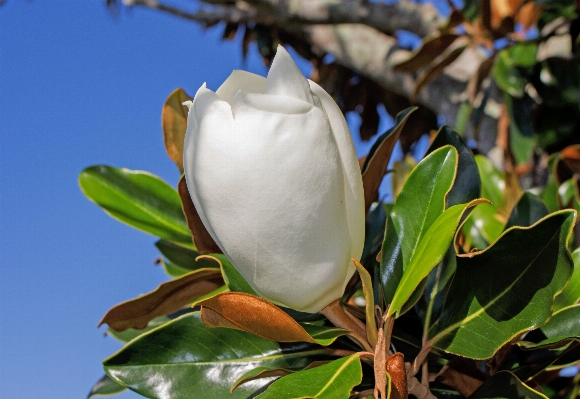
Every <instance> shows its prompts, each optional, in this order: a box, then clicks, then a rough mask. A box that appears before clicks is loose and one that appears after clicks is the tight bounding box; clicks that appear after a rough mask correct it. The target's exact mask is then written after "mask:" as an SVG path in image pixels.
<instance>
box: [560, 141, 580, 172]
mask: <svg viewBox="0 0 580 399" xmlns="http://www.w3.org/2000/svg"><path fill="white" fill-rule="evenodd" d="M560 159H561V160H562V162H564V163H565V164H566V166H567V167H569V168H570V170H572V172H574V173H580V145H579V144H575V145H571V146H568V147H566V148H564V149H563V150H562V152H561V155H560Z"/></svg>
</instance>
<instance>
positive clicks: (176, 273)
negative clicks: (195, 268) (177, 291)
mask: <svg viewBox="0 0 580 399" xmlns="http://www.w3.org/2000/svg"><path fill="white" fill-rule="evenodd" d="M155 264H156V265H158V264H160V265H161V266H163V270H165V273H167V275H168V276H169V277H173V278H177V277H181V276H183V275H185V274H187V273H189V272H190V270H187V269H184V268H183V267H179V266H177V265H175V264H173V263H171V262H169V261H166V260H165V259H163V258H159V259H157V260H156V261H155Z"/></svg>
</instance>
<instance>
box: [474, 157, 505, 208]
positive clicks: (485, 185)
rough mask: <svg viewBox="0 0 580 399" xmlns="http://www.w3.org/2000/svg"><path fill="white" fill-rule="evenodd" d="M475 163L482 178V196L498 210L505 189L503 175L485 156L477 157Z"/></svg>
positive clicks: (501, 203)
mask: <svg viewBox="0 0 580 399" xmlns="http://www.w3.org/2000/svg"><path fill="white" fill-rule="evenodd" d="M475 163H476V164H477V169H478V170H479V176H481V196H482V197H483V198H487V199H488V200H490V201H491V203H492V205H493V206H495V207H496V208H501V207H502V205H503V190H504V189H505V181H504V179H503V174H502V173H501V172H500V171H499V170H498V169H497V168H496V167H495V166H494V164H493V163H492V162H491V161H490V160H489V159H488V158H486V157H484V156H483V155H476V156H475Z"/></svg>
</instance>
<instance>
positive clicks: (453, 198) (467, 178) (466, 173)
mask: <svg viewBox="0 0 580 399" xmlns="http://www.w3.org/2000/svg"><path fill="white" fill-rule="evenodd" d="M448 144H449V145H452V146H453V147H455V149H456V150H457V154H458V159H457V176H456V178H455V183H454V184H453V188H452V189H451V191H450V192H449V194H447V206H452V205H457V204H465V203H468V202H469V201H472V200H474V199H476V198H479V197H480V194H481V179H480V177H479V171H478V169H477V164H476V163H475V158H474V157H473V153H472V152H471V150H470V149H469V147H467V145H466V144H465V142H464V141H463V139H462V138H461V137H460V136H459V134H457V132H456V131H455V130H453V129H452V128H451V127H449V126H447V125H444V126H442V127H441V128H440V129H439V132H438V133H437V136H435V139H434V140H433V142H432V143H431V145H430V146H429V149H428V150H427V154H431V153H432V152H433V151H435V150H436V149H437V148H440V147H443V146H444V145H448Z"/></svg>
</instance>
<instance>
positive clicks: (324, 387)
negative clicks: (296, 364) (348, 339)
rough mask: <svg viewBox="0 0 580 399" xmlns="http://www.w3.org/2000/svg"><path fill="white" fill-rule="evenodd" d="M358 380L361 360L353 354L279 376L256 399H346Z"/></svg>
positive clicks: (360, 372) (360, 378)
mask: <svg viewBox="0 0 580 399" xmlns="http://www.w3.org/2000/svg"><path fill="white" fill-rule="evenodd" d="M361 380H362V366H361V363H360V358H359V355H358V354H354V355H350V356H348V357H343V358H341V359H338V360H334V361H332V362H330V363H328V364H325V365H323V366H319V367H315V368H312V369H308V370H303V371H299V372H296V373H293V374H290V375H287V376H285V377H282V378H280V379H278V380H276V381H274V382H273V383H272V384H271V385H270V386H269V387H268V389H266V391H264V392H263V393H261V394H260V395H258V396H257V397H256V399H294V398H315V399H348V398H349V396H350V392H351V390H352V388H353V387H354V386H355V385H358V384H359V383H360V382H361Z"/></svg>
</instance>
